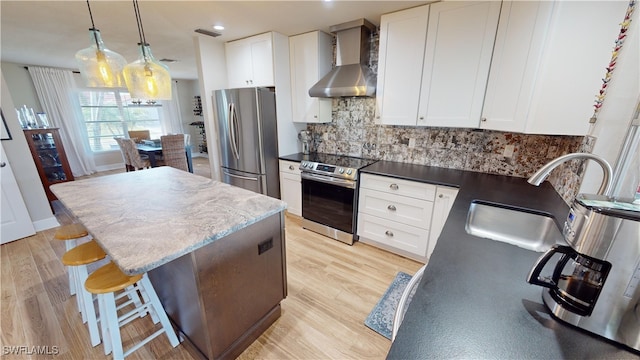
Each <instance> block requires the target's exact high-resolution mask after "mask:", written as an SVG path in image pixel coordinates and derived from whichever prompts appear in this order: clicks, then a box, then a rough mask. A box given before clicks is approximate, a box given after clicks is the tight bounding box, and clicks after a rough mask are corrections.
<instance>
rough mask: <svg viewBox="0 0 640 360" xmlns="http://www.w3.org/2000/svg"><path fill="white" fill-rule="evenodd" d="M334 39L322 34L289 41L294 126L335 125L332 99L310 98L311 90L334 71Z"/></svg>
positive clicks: (301, 36) (294, 38)
mask: <svg viewBox="0 0 640 360" xmlns="http://www.w3.org/2000/svg"><path fill="white" fill-rule="evenodd" d="M332 57H333V49H332V46H331V35H329V34H326V33H324V32H321V31H313V32H309V33H306V34H301V35H296V36H291V37H289V63H290V66H291V104H292V110H293V121H294V122H307V123H324V122H331V103H332V99H325V98H314V97H311V96H309V89H310V88H311V87H312V86H313V85H315V83H317V82H318V80H320V79H321V78H322V77H323V76H324V75H326V74H327V73H328V72H329V71H330V70H331V62H332Z"/></svg>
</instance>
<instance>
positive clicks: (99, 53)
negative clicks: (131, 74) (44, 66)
mask: <svg viewBox="0 0 640 360" xmlns="http://www.w3.org/2000/svg"><path fill="white" fill-rule="evenodd" d="M89 41H90V42H91V46H89V47H88V48H86V49H82V50H80V51H78V52H77V53H76V62H77V63H78V67H79V68H80V75H82V78H83V79H84V81H85V84H86V85H87V86H88V87H107V88H114V87H124V79H123V77H122V69H123V68H124V67H125V65H126V64H127V61H126V60H125V59H124V57H122V55H120V54H118V53H116V52H114V51H111V50H109V49H107V48H106V47H104V43H103V42H102V37H101V36H100V30H98V29H95V28H91V29H89Z"/></svg>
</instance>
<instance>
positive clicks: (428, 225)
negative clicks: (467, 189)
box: [358, 174, 457, 262]
mask: <svg viewBox="0 0 640 360" xmlns="http://www.w3.org/2000/svg"><path fill="white" fill-rule="evenodd" d="M456 194H457V189H455V188H450V187H442V186H435V185H431V184H425V183H421V182H416V181H408V180H403V179H396V178H392V177H386V176H379V175H371V174H362V176H361V178H360V190H359V200H358V236H359V240H360V241H362V242H363V243H366V244H370V245H373V246H376V247H379V248H382V249H385V250H388V251H391V252H394V253H397V254H399V255H402V256H406V257H408V258H411V259H414V260H418V261H421V262H426V261H427V259H428V258H429V256H430V255H431V252H433V248H434V247H435V243H436V241H437V240H438V236H439V235H440V232H441V231H442V226H444V222H445V221H446V218H447V215H448V213H449V210H450V209H451V205H452V204H453V201H454V200H455V197H456Z"/></svg>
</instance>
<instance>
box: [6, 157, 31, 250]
mask: <svg viewBox="0 0 640 360" xmlns="http://www.w3.org/2000/svg"><path fill="white" fill-rule="evenodd" d="M0 150H1V151H0V153H1V155H2V158H1V159H0V178H1V179H0V187H1V188H2V194H1V200H0V202H2V208H1V210H0V211H1V212H0V222H1V223H2V227H1V228H0V231H1V232H2V234H1V237H0V244H4V243H7V242H9V241H13V240H18V239H22V238H24V237H27V236H31V235H33V234H35V233H36V231H35V229H34V228H33V223H32V222H31V217H30V216H29V212H28V211H27V206H26V205H25V204H24V200H23V199H22V194H21V193H20V189H19V188H18V183H17V182H16V179H15V177H14V176H13V171H11V165H9V161H8V160H7V156H6V155H5V153H4V148H2V147H1V146H0Z"/></svg>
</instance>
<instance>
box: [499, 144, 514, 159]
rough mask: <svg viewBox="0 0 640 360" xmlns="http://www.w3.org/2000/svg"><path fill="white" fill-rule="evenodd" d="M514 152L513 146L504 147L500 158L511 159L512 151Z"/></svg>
mask: <svg viewBox="0 0 640 360" xmlns="http://www.w3.org/2000/svg"><path fill="white" fill-rule="evenodd" d="M514 150H515V146H513V145H506V146H505V147H504V152H503V153H502V156H504V157H508V158H510V157H513V151H514Z"/></svg>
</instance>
